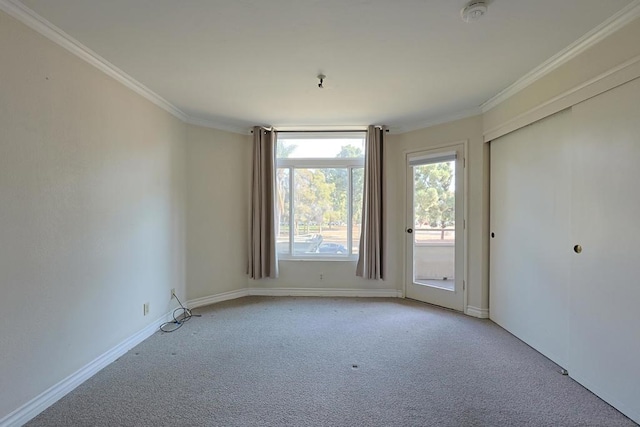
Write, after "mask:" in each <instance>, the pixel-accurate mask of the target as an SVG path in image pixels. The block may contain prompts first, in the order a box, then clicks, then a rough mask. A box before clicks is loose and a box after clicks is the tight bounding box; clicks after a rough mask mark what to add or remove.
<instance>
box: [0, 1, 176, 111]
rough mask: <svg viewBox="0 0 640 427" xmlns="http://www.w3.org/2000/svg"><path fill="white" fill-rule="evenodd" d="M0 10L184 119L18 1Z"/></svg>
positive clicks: (0, 3) (0, 6)
mask: <svg viewBox="0 0 640 427" xmlns="http://www.w3.org/2000/svg"><path fill="white" fill-rule="evenodd" d="M0 10H3V11H4V12H6V13H7V14H9V15H11V16H12V17H14V18H16V19H17V20H18V21H20V22H22V23H23V24H25V25H27V26H28V27H29V28H31V29H33V30H35V31H36V32H38V33H40V34H42V35H43V36H45V37H46V38H48V39H49V40H51V41H52V42H54V43H56V44H57V45H59V46H61V47H63V48H65V49H67V50H68V51H69V52H71V53H73V54H74V55H76V56H77V57H79V58H80V59H82V60H84V61H86V62H88V63H89V64H91V65H93V66H94V67H96V68H97V69H98V70H100V71H102V72H103V73H105V74H106V75H108V76H110V77H112V78H113V79H115V80H116V81H118V82H120V83H122V84H123V85H124V86H126V87H127V88H129V89H131V90H132V91H134V92H135V93H137V94H138V95H140V96H142V97H143V98H146V99H147V100H149V101H151V102H152V103H154V104H155V105H157V106H158V107H160V108H162V109H163V110H166V111H168V112H169V113H171V114H172V115H174V116H175V117H177V118H179V119H180V120H182V121H186V120H187V115H186V114H185V113H183V112H182V111H181V110H180V109H179V108H178V107H176V106H175V105H173V104H171V103H170V102H169V101H167V100H166V99H164V98H162V97H161V96H160V95H158V94H156V93H155V92H153V91H152V90H151V89H149V88H148V87H146V86H145V85H143V84H142V83H140V82H138V81H137V80H135V79H134V78H133V77H131V76H130V75H128V74H127V73H125V72H124V71H122V70H121V69H119V68H118V67H116V66H115V65H113V64H112V63H110V62H109V61H107V60H106V59H104V58H103V57H101V56H100V55H98V54H97V53H95V52H94V51H92V50H91V49H89V48H88V47H86V46H85V45H83V44H82V43H80V42H79V41H78V40H76V39H74V38H73V37H71V36H70V35H69V34H67V33H65V32H64V31H62V30H61V29H60V28H58V27H56V26H55V25H53V24H52V23H51V22H49V21H47V20H46V19H44V18H43V17H41V16H40V15H38V14H37V13H36V12H34V11H33V10H31V9H29V8H28V7H27V6H25V5H24V4H23V3H22V2H20V1H18V0H0Z"/></svg>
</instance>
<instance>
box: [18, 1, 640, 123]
mask: <svg viewBox="0 0 640 427" xmlns="http://www.w3.org/2000/svg"><path fill="white" fill-rule="evenodd" d="M14 1H16V0H14ZM466 1H467V0H180V1H178V0H108V1H105V0H23V1H22V3H23V4H24V5H26V6H27V7H28V8H30V9H32V10H33V11H35V12H36V13H37V14H38V15H40V16H41V17H43V18H45V19H46V20H48V21H49V22H51V23H52V24H54V25H55V26H57V27H59V28H60V29H62V30H63V31H64V32H66V33H67V34H68V35H70V36H71V37H73V38H75V39H76V40H78V41H79V42H80V43H82V44H84V45H85V46H86V47H88V48H89V49H91V50H93V51H94V52H96V53H97V54H98V55H100V56H101V57H102V58H104V59H106V60H107V61H109V62H110V63H112V64H114V65H115V66H116V67H118V68H120V69H121V70H123V71H124V72H125V73H127V74H128V75H129V76H131V77H133V78H134V79H135V80H137V81H138V82H140V83H142V84H143V85H144V86H146V87H147V88H149V89H150V90H151V91H153V92H155V93H156V94H158V95H159V96H160V97H162V98H164V99H165V100H167V101H168V102H170V103H171V104H173V105H174V106H176V107H177V108H179V109H180V110H182V111H183V112H184V113H185V114H186V115H187V116H189V118H190V119H191V120H193V121H201V122H203V123H210V124H211V125H212V126H214V127H216V125H218V126H219V127H221V128H235V129H243V128H248V127H250V126H253V125H256V124H261V125H275V126H281V127H282V126H293V127H295V126H340V125H342V126H349V125H366V124H387V125H389V126H390V127H392V128H395V129H398V130H408V129H415V128H418V127H421V126H422V125H423V124H427V123H432V122H435V121H438V120H439V119H442V118H446V117H455V116H456V115H457V116H464V115H470V114H471V113H472V112H477V111H479V106H480V105H481V104H482V103H483V102H485V101H487V100H488V99H490V98H491V97H493V96H495V95H496V94H497V93H499V92H500V91H501V90H503V89H505V88H506V87H508V86H509V85H511V84H513V83H514V82H515V81H517V80H518V79H519V78H521V77H522V76H523V75H525V74H526V73H528V72H529V71H531V70H532V69H534V68H535V67H536V66H538V65H540V64H541V63H543V62H544V61H546V60H547V59H549V58H550V57H552V56H553V55H555V54H556V53H558V52H559V51H561V50H563V49H565V48H566V47H567V46H569V45H570V44H571V43H573V42H574V41H576V40H577V39H579V38H580V37H582V36H583V35H585V34H586V33H587V32H589V31H590V30H592V29H593V28H594V27H596V26H598V25H599V24H601V23H602V22H604V21H605V20H607V19H608V18H609V17H611V16H612V15H614V14H615V13H617V12H618V11H620V10H621V9H623V8H624V7H625V6H627V5H629V4H630V3H632V0H492V1H490V2H489V13H488V14H487V16H486V17H485V18H484V19H482V20H481V21H479V22H476V23H470V24H467V23H465V22H464V21H462V19H461V18H460V9H461V8H462V7H463V6H464V5H465V3H466ZM320 72H322V73H324V74H326V76H327V78H326V81H325V89H322V90H321V89H318V87H317V83H318V81H317V79H316V75H317V74H318V73H320Z"/></svg>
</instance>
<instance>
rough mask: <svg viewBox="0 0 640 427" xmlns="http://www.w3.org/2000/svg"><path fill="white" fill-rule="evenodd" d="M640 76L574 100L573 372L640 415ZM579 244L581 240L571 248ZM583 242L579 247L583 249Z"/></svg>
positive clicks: (611, 400) (624, 409) (610, 399)
mask: <svg viewBox="0 0 640 427" xmlns="http://www.w3.org/2000/svg"><path fill="white" fill-rule="evenodd" d="M639 100H640V79H636V80H634V81H632V82H629V83H627V84H625V85H622V86H620V87H618V88H616V89H613V90H610V91H608V92H605V93H603V94H601V95H599V96H597V97H594V98H592V99H590V100H588V101H585V102H583V103H581V104H578V105H576V106H574V107H573V119H574V123H575V141H576V147H575V148H576V149H575V159H574V168H573V179H572V187H573V193H572V209H573V215H572V217H573V221H572V222H571V230H572V239H573V241H572V242H571V245H570V247H568V248H567V251H568V252H569V253H571V255H572V256H571V258H572V269H571V275H572V280H571V309H570V317H569V329H570V335H569V336H570V341H569V349H570V361H571V363H570V365H569V367H568V369H569V375H571V376H572V377H573V378H575V379H576V380H577V381H578V382H580V383H582V384H583V385H585V386H586V387H587V388H589V389H590V390H591V391H593V392H594V393H595V394H597V395H599V396H600V397H602V398H603V399H605V400H606V401H608V402H609V403H611V404H612V405H613V406H615V407H617V408H618V409H620V410H621V411H622V412H624V413H626V414H627V415H629V416H630V417H631V418H633V419H634V420H635V421H636V422H640V366H639V363H640V307H639V304H640V266H639V265H640V254H639V252H638V244H639V243H640V189H639V188H638V186H639V185H640V102H639ZM574 245H580V247H576V248H575V250H576V251H577V252H580V253H576V252H574V247H573V246H574ZM580 249H581V251H580Z"/></svg>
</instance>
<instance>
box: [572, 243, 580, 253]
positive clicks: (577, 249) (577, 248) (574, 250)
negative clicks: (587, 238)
mask: <svg viewBox="0 0 640 427" xmlns="http://www.w3.org/2000/svg"><path fill="white" fill-rule="evenodd" d="M573 252H575V253H577V254H579V253H581V252H582V246H580V245H575V246H574V247H573Z"/></svg>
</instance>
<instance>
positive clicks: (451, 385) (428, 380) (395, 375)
mask: <svg viewBox="0 0 640 427" xmlns="http://www.w3.org/2000/svg"><path fill="white" fill-rule="evenodd" d="M194 312H195V313H200V314H202V315H203V317H200V318H193V319H191V320H190V321H189V322H187V323H185V325H184V326H183V327H182V328H181V329H179V330H178V331H176V332H173V333H161V332H158V333H156V334H155V335H153V336H152V337H150V338H149V339H147V340H146V341H145V342H143V343H142V344H140V345H139V346H138V347H136V348H135V349H133V350H131V351H130V352H129V353H127V354H126V355H125V356H123V357H122V358H120V359H119V360H118V361H116V362H114V363H113V364H111V365H110V366H108V367H107V368H105V369H104V370H102V371H101V372H100V373H98V374H97V375H95V376H94V377H93V378H91V379H90V380H88V381H87V382H85V383H84V384H83V385H81V386H80V387H78V388H77V389H76V390H75V391H73V392H72V393H70V394H69V395H68V396H66V397H65V398H63V399H61V400H60V401H59V402H57V403H56V404H55V405H53V406H52V407H50V408H49V409H47V410H46V411H45V412H43V413H42V414H40V415H39V416H38V417H37V418H35V419H34V420H32V422H31V423H29V425H30V426H110V427H112V426H156V427H157V426H631V425H635V424H634V423H633V422H632V421H631V420H629V419H628V418H626V417H624V416H623V415H622V414H620V413H619V412H618V411H616V410H615V409H613V408H612V407H611V406H609V405H608V404H606V403H605V402H603V401H602V400H600V399H599V398H598V397H596V396H595V395H593V394H592V393H590V392H589V391H588V390H586V389H585V388H583V387H582V386H580V385H579V384H577V383H576V382H575V381H573V380H572V379H571V378H569V377H567V376H563V375H561V374H560V373H559V369H560V368H559V367H558V366H556V365H555V364H554V363H552V362H551V361H549V360H548V359H546V358H545V357H543V356H542V355H540V354H539V353H538V352H536V351H534V350H533V349H531V348H530V347H528V346H527V345H525V344H524V343H522V342H521V341H519V340H518V339H516V338H515V337H513V336H512V335H510V334H509V333H507V332H506V331H504V330H503V329H501V328H500V327H498V326H497V325H495V324H494V323H492V322H490V321H488V320H478V319H474V318H470V317H467V316H464V315H461V314H457V313H453V312H451V311H447V310H443V309H439V308H435V307H432V306H429V305H425V304H421V303H417V302H412V301H409V300H401V299H375V298H371V299H360V298H292V297H283V298H270V297H247V298H241V299H237V300H234V301H228V302H224V303H220V304H215V305H212V306H209V307H205V308H202V309H198V310H194ZM96 333H99V331H96ZM604 368H605V367H603V369H604Z"/></svg>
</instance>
